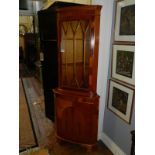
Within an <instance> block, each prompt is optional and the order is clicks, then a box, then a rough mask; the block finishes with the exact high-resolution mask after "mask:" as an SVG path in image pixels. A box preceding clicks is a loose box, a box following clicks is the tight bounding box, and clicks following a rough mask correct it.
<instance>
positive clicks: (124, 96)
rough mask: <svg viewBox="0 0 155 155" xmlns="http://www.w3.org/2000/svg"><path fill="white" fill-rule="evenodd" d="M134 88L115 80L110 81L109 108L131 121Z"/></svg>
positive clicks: (125, 119)
mask: <svg viewBox="0 0 155 155" xmlns="http://www.w3.org/2000/svg"><path fill="white" fill-rule="evenodd" d="M133 100H134V89H132V88H130V87H127V86H125V85H122V84H120V83H118V82H115V81H113V80H110V81H109V96H108V109H109V110H110V111H112V112H113V113H114V114H116V115H117V116H118V117H120V118H121V119H122V120H124V121H125V122H127V123H130V120H131V112H132V105H133Z"/></svg>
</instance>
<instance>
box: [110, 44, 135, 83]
mask: <svg viewBox="0 0 155 155" xmlns="http://www.w3.org/2000/svg"><path fill="white" fill-rule="evenodd" d="M134 51H135V46H130V45H113V56H112V78H115V79H117V80H120V81H122V82H125V83H128V84H131V85H134V84H135V52H134Z"/></svg>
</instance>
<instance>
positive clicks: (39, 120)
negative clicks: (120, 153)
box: [22, 76, 112, 155]
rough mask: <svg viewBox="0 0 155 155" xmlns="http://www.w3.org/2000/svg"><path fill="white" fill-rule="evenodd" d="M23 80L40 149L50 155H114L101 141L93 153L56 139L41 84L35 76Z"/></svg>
mask: <svg viewBox="0 0 155 155" xmlns="http://www.w3.org/2000/svg"><path fill="white" fill-rule="evenodd" d="M22 80H23V84H24V85H25V92H26V96H27V101H28V104H29V107H30V112H31V116H32V121H33V124H34V128H35V133H36V137H37V141H38V145H39V147H41V148H47V149H48V150H49V153H50V155H112V153H111V151H110V150H109V149H108V148H107V147H106V146H105V145H104V144H103V143H102V142H101V141H99V142H98V143H97V147H96V149H95V150H93V151H92V152H87V151H86V149H85V148H84V147H82V146H79V145H75V144H71V143H67V142H59V141H58V140H57V139H56V132H55V126H54V123H53V122H52V121H50V120H49V119H47V118H46V117H45V112H44V97H43V89H42V86H41V83H40V82H39V81H38V80H37V79H36V78H35V77H33V76H30V77H22Z"/></svg>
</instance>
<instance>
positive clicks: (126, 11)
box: [115, 0, 135, 42]
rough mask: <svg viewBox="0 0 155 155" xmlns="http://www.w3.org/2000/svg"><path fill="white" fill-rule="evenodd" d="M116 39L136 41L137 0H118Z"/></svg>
mask: <svg viewBox="0 0 155 155" xmlns="http://www.w3.org/2000/svg"><path fill="white" fill-rule="evenodd" d="M115 18H116V19H115V41H129V42H134V41H135V0H124V1H118V2H117V5H116V17H115Z"/></svg>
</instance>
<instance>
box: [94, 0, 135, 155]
mask: <svg viewBox="0 0 155 155" xmlns="http://www.w3.org/2000/svg"><path fill="white" fill-rule="evenodd" d="M92 4H96V5H97V4H98V5H103V8H102V11H101V21H100V22H101V23H100V46H99V64H98V81H97V82H98V83H97V93H98V94H99V96H100V104H99V122H98V124H99V128H98V139H101V140H102V141H103V142H104V143H105V144H106V145H107V146H108V147H109V148H110V150H111V151H112V152H113V153H114V154H115V155H123V154H127V155H129V154H130V147H131V134H130V131H131V130H133V129H134V128H135V127H134V122H135V120H134V108H133V115H132V120H131V124H130V125H129V124H127V123H125V122H124V121H123V120H121V119H120V118H118V117H117V116H116V115H115V114H113V113H112V112H110V111H109V110H108V109H107V107H106V104H107V102H106V99H107V87H108V86H107V80H108V79H109V76H110V63H111V62H110V60H111V48H112V41H113V40H112V38H113V27H114V13H115V0H92Z"/></svg>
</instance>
